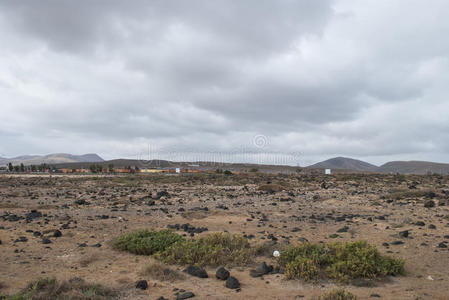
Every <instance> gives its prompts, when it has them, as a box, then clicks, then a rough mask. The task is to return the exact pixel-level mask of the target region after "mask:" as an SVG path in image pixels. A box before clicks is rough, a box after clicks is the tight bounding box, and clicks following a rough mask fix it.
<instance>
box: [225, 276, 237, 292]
mask: <svg viewBox="0 0 449 300" xmlns="http://www.w3.org/2000/svg"><path fill="white" fill-rule="evenodd" d="M226 287H227V288H228V289H233V290H235V289H238V288H239V287H240V282H239V281H238V280H237V278H235V277H233V276H230V277H229V278H228V279H227V280H226Z"/></svg>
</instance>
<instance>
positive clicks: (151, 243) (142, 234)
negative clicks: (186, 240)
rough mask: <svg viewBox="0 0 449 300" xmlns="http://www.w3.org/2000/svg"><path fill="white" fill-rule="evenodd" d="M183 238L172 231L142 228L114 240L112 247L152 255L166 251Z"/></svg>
mask: <svg viewBox="0 0 449 300" xmlns="http://www.w3.org/2000/svg"><path fill="white" fill-rule="evenodd" d="M182 240H183V238H182V237H181V236H180V235H178V234H176V233H174V232H172V231H170V230H161V231H149V230H140V231H136V232H133V233H129V234H125V235H122V236H120V237H119V238H117V239H115V240H114V241H112V247H113V248H114V249H116V250H121V251H128V252H131V253H134V254H139V255H152V254H154V253H156V252H159V251H164V250H165V249H166V248H168V247H169V246H171V245H173V244H174V243H176V242H180V241H182Z"/></svg>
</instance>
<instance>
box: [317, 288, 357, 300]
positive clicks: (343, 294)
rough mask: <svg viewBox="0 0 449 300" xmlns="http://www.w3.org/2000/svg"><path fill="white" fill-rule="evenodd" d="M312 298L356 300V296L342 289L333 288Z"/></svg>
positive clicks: (319, 299)
mask: <svg viewBox="0 0 449 300" xmlns="http://www.w3.org/2000/svg"><path fill="white" fill-rule="evenodd" d="M312 300H357V297H356V296H355V295H354V294H352V293H350V292H347V291H345V290H343V289H339V290H333V291H331V292H329V293H326V294H324V295H323V296H320V297H312Z"/></svg>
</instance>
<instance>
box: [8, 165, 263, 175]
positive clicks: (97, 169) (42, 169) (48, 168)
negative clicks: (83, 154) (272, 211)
mask: <svg viewBox="0 0 449 300" xmlns="http://www.w3.org/2000/svg"><path fill="white" fill-rule="evenodd" d="M194 167H195V166H194ZM257 171H258V170H257V169H255V168H253V169H251V170H250V172H257ZM0 173H50V174H135V173H148V174H150V173H174V174H176V173H224V174H232V172H231V171H229V170H222V169H216V170H206V169H198V168H175V167H165V168H139V167H137V166H126V167H118V168H117V167H114V165H113V164H110V165H108V166H107V167H105V166H103V165H101V164H92V165H90V166H89V167H88V168H76V169H72V168H66V167H58V166H53V165H49V164H40V165H30V166H25V165H24V164H20V165H13V164H12V163H9V164H8V165H7V166H3V167H0ZM234 173H235V172H234Z"/></svg>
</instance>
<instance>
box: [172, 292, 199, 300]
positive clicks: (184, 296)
mask: <svg viewBox="0 0 449 300" xmlns="http://www.w3.org/2000/svg"><path fill="white" fill-rule="evenodd" d="M193 297H195V294H194V293H192V292H186V293H183V294H179V295H176V300H182V299H189V298H193Z"/></svg>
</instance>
